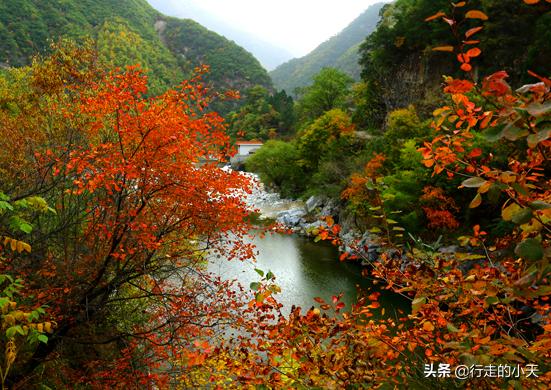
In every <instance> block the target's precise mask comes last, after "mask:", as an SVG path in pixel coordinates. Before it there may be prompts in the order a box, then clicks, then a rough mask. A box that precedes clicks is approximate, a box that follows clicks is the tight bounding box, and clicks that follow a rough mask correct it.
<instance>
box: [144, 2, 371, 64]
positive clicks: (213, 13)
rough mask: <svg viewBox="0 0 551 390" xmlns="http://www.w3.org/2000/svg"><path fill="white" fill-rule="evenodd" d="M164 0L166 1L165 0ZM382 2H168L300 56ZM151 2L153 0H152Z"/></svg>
mask: <svg viewBox="0 0 551 390" xmlns="http://www.w3.org/2000/svg"><path fill="white" fill-rule="evenodd" d="M165 1H166V0H165ZM380 1H381V0H338V1H335V0H275V1H274V0H270V1H265V0H264V1H263V0H170V2H171V3H172V4H173V5H174V6H175V7H181V8H184V9H185V8H186V7H193V8H198V9H200V10H202V11H204V12H205V13H206V14H208V15H209V16H210V17H214V18H217V19H220V20H222V21H224V22H225V23H227V24H228V25H230V26H232V27H234V28H236V29H239V30H242V31H244V32H247V33H250V34H253V35H256V36H257V37H258V38H261V39H262V40H265V41H267V42H270V43H272V44H274V45H277V46H279V47H282V48H285V49H287V50H288V51H290V52H291V53H293V54H294V55H295V56H302V55H305V54H307V53H308V52H310V51H311V50H313V49H314V48H316V46H318V45H319V44H320V43H322V42H323V41H325V40H327V39H328V38H330V37H331V36H333V35H335V34H337V33H338V32H339V31H341V30H342V29H343V28H345V27H346V26H347V25H348V24H349V23H350V22H352V21H353V20H354V19H355V18H356V17H358V16H359V15H360V13H362V12H363V11H365V10H366V9H367V7H369V6H370V5H371V4H374V3H377V2H380ZM152 3H154V1H152Z"/></svg>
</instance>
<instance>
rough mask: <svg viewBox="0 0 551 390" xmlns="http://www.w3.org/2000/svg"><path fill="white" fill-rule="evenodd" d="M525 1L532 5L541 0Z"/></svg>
mask: <svg viewBox="0 0 551 390" xmlns="http://www.w3.org/2000/svg"><path fill="white" fill-rule="evenodd" d="M524 2H525V3H526V4H528V5H532V4H538V3H539V2H540V0H524Z"/></svg>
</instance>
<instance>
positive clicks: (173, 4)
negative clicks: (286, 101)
mask: <svg viewBox="0 0 551 390" xmlns="http://www.w3.org/2000/svg"><path fill="white" fill-rule="evenodd" d="M148 2H149V4H151V5H152V6H153V7H155V9H157V10H159V11H161V12H163V13H165V14H166V15H171V16H176V17H179V18H190V19H193V20H195V21H197V22H199V23H201V24H202V25H203V26H205V27H207V28H208V29H210V30H212V31H216V32H217V33H218V34H220V35H223V36H224V37H226V38H228V39H230V40H233V41H235V42H236V43H237V44H238V45H240V46H242V47H244V48H245V49H246V50H248V51H250V52H251V53H253V55H254V56H255V57H256V58H257V59H258V60H259V61H260V63H261V64H262V65H263V66H264V67H265V68H266V69H268V70H272V69H274V68H275V67H276V66H278V65H280V64H282V63H284V62H285V61H288V60H289V59H291V58H293V55H292V54H291V52H289V51H288V50H286V49H284V48H281V47H278V46H275V45H273V44H272V43H269V42H266V41H265V40H262V39H260V38H258V37H256V36H253V35H251V34H250V33H247V32H244V31H241V30H239V29H237V28H235V27H233V26H230V25H229V24H228V23H226V22H224V21H223V20H221V19H219V18H217V17H215V16H213V15H210V14H209V13H208V12H205V11H204V10H202V9H201V8H199V7H197V6H196V5H194V4H193V3H192V2H186V3H185V4H184V3H182V2H181V1H178V0H148Z"/></svg>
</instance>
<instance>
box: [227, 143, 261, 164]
mask: <svg viewBox="0 0 551 390" xmlns="http://www.w3.org/2000/svg"><path fill="white" fill-rule="evenodd" d="M262 145H264V144H263V143H262V142H261V141H237V142H236V143H235V146H236V147H237V154H236V155H235V156H233V157H232V158H231V160H230V162H231V165H232V167H234V168H238V167H239V166H240V165H242V164H243V163H244V162H245V160H247V158H249V157H250V156H251V155H252V154H254V152H256V151H257V150H258V149H260V148H261V147H262Z"/></svg>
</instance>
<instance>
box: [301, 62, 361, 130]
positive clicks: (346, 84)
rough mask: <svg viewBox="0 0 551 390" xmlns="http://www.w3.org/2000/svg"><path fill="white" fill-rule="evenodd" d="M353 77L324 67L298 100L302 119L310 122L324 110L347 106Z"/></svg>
mask: <svg viewBox="0 0 551 390" xmlns="http://www.w3.org/2000/svg"><path fill="white" fill-rule="evenodd" d="M352 82H353V80H352V78H350V77H349V76H348V75H346V74H345V73H343V72H341V71H339V70H337V69H334V68H323V69H322V70H321V71H320V72H319V73H318V74H317V75H316V76H315V77H314V82H313V84H312V85H310V86H309V87H306V88H304V89H303V90H302V93H301V97H300V98H299V101H298V111H299V114H300V117H301V118H300V119H301V120H302V121H304V122H310V121H312V120H314V119H316V118H318V117H320V116H321V115H322V114H323V113H324V112H327V111H330V110H332V109H335V108H341V109H342V108H345V106H346V103H347V98H348V94H349V91H350V87H351V85H352Z"/></svg>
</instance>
